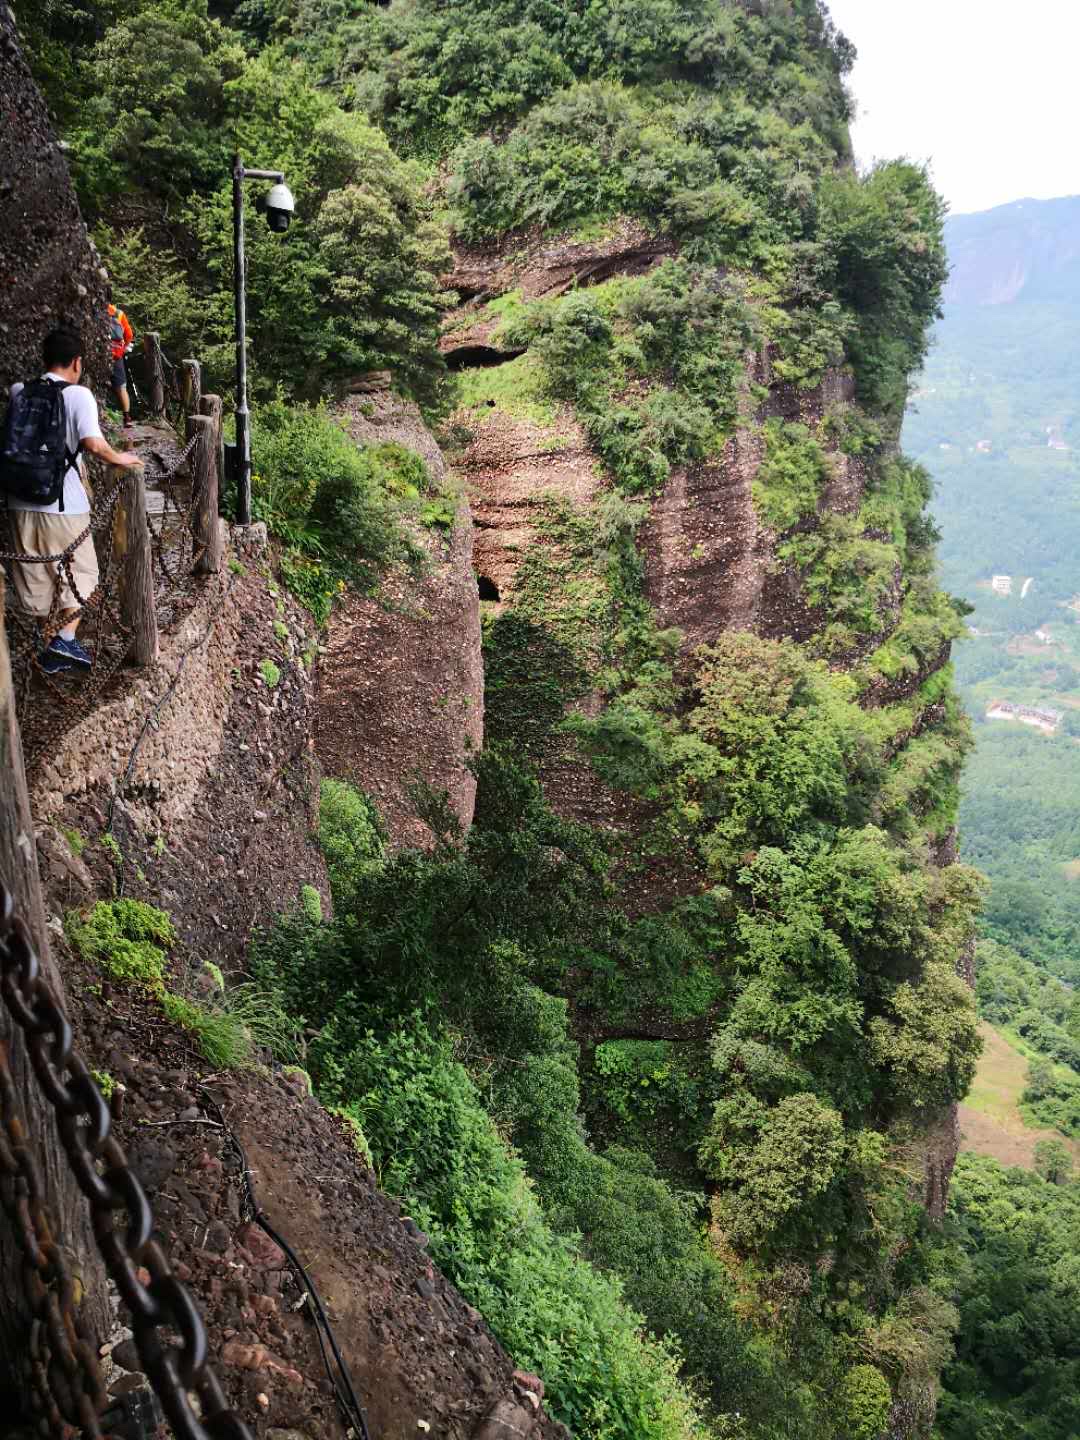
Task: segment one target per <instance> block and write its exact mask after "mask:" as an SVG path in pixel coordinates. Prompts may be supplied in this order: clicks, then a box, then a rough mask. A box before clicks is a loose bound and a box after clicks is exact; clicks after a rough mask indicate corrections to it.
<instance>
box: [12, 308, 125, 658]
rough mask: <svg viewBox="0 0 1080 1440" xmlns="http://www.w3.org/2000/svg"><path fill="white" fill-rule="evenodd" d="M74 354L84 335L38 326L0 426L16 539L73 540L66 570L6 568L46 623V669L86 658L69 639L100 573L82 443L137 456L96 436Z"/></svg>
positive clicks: (58, 547)
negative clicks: (37, 357) (31, 356)
mask: <svg viewBox="0 0 1080 1440" xmlns="http://www.w3.org/2000/svg"><path fill="white" fill-rule="evenodd" d="M82 353H83V347H82V340H81V339H80V338H79V336H78V335H76V334H75V333H74V331H71V330H53V331H52V332H51V333H50V334H48V335H46V337H45V343H44V345H43V347H42V358H43V360H44V363H45V374H44V375H42V376H41V378H40V379H38V380H31V381H30V383H29V384H28V385H13V386H12V387H11V403H10V404H9V406H8V412H7V416H6V418H5V420H4V426H3V432H2V435H0V496H2V497H3V499H4V501H5V502H6V504H7V509H8V512H9V515H10V519H11V528H12V530H13V532H14V537H15V548H16V549H17V550H18V551H19V553H20V554H23V555H59V554H61V553H62V552H63V551H65V550H66V549H67V548H68V546H70V545H72V544H73V543H74V542H75V541H78V542H79V543H78V544H77V545H76V547H75V549H74V550H73V551H72V554H71V556H70V560H69V564H70V571H71V573H70V577H69V576H68V574H67V571H66V569H62V568H61V566H60V565H59V563H56V562H54V563H51V564H42V563H40V562H37V563H29V562H23V563H21V564H20V563H18V562H16V563H15V564H14V565H13V567H12V579H13V581H14V586H15V594H16V596H17V597H18V600H19V602H20V604H21V605H22V608H23V609H24V610H25V611H27V612H28V613H29V614H31V615H33V616H35V617H36V618H37V620H38V622H39V623H40V624H41V625H42V626H45V627H48V630H47V631H46V632H45V633H43V635H42V640H43V644H44V648H43V649H42V651H41V652H40V654H39V656H38V662H39V664H40V665H41V668H42V669H43V670H44V671H45V673H46V674H47V675H56V674H58V673H60V672H61V671H63V670H74V669H78V668H83V669H86V668H88V667H89V666H90V665H92V664H93V660H92V658H91V656H90V654H89V653H88V652H87V651H86V650H85V649H84V648H83V647H82V646H81V645H80V644H79V642H78V640H77V639H76V638H75V631H76V629H77V628H78V624H79V619H80V615H81V611H82V608H83V606H84V605H85V603H86V601H87V600H89V598H90V596H91V595H92V594H93V592H94V591H95V590H96V589H97V586H98V580H99V573H98V563H97V555H96V553H95V551H94V540H93V535H92V533H91V531H90V500H89V497H88V496H87V493H86V486H85V485H84V484H83V476H82V467H81V463H80V460H79V455H80V453H81V452H82V451H83V450H86V451H88V452H89V453H90V454H91V455H97V456H99V457H100V458H101V459H102V460H104V461H106V462H107V463H108V464H109V465H119V466H122V467H125V468H127V467H129V466H134V465H141V464H142V461H141V460H140V459H139V457H138V456H137V455H134V454H129V453H124V452H121V451H119V450H114V449H113V448H112V446H111V445H109V444H108V443H107V442H106V440H105V438H104V437H103V435H102V433H101V426H100V424H99V423H98V408H97V401H96V400H95V399H94V396H93V395H92V393H91V392H90V391H89V390H88V389H87V388H86V386H85V385H80V384H79V380H80V378H81V376H82V370H83V362H82ZM58 587H59V595H57V588H58ZM54 602H56V603H55V604H54ZM50 622H51V623H50Z"/></svg>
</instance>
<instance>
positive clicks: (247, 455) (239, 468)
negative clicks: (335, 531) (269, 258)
mask: <svg viewBox="0 0 1080 1440" xmlns="http://www.w3.org/2000/svg"><path fill="white" fill-rule="evenodd" d="M232 175H233V277H234V285H235V300H236V461H235V465H236V482H237V506H236V509H237V518H238V519H239V521H240V524H241V525H250V524H251V430H250V425H249V419H250V411H249V410H248V403H247V294H246V280H247V275H246V271H247V266H246V262H245V256H244V190H243V186H244V181H245V180H270V181H272V182H273V188H272V189H271V190H270V192H269V194H268V195H266V196H265V197H262V205H261V210H262V211H263V212H265V213H266V218H267V222H268V223H269V225H270V229H271V230H272V231H274V232H275V233H277V234H281V233H283V232H284V231H285V230H287V229H288V226H289V217H290V215H291V214H292V210H293V198H292V195H291V193H290V192H289V189H288V187H287V186H286V184H285V176H284V174H283V172H282V171H280V170H249V169H248V168H247V167H246V166H245V165H244V162H243V161H242V160H241V158H240V156H239V155H235V156H234V157H233V171H232ZM271 201H275V202H276V203H274V204H271Z"/></svg>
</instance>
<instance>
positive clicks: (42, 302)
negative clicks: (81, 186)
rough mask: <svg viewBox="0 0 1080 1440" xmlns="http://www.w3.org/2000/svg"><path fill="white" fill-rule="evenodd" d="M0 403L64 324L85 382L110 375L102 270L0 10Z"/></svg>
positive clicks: (100, 383) (10, 17)
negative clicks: (77, 340)
mask: <svg viewBox="0 0 1080 1440" xmlns="http://www.w3.org/2000/svg"><path fill="white" fill-rule="evenodd" d="M0 213H2V215H3V221H2V223H0V399H3V398H4V397H6V395H7V391H8V389H9V388H10V386H11V385H12V384H13V382H14V381H16V380H25V379H26V378H27V376H30V375H36V374H38V373H39V371H40V368H41V342H42V339H43V338H44V336H45V335H46V334H47V333H48V332H49V331H50V330H52V329H55V328H56V327H57V326H58V325H70V326H73V327H74V328H75V329H76V330H78V331H79V332H80V333H81V334H82V336H83V342H84V344H85V346H86V377H87V383H89V384H90V385H91V387H92V388H93V389H95V390H97V391H98V392H99V393H100V392H101V391H102V390H103V388H104V386H105V384H106V382H107V379H108V366H109V363H110V361H109V341H108V331H107V328H106V324H105V291H104V287H105V280H106V275H105V271H104V270H103V269H102V268H101V261H100V259H99V258H98V256H97V254H96V252H95V250H94V248H93V246H92V244H91V242H90V240H89V238H88V236H87V233H86V226H85V224H84V223H83V219H82V216H81V215H80V213H79V205H78V201H77V200H76V199H75V192H74V190H73V189H72V185H71V177H70V175H69V174H68V165H67V160H66V159H65V157H64V152H63V148H62V147H61V145H60V142H59V141H58V140H57V138H56V133H55V131H54V130H53V127H52V123H51V121H50V119H49V114H48V111H47V110H46V108H45V101H44V99H43V98H42V95H41V92H40V91H39V90H38V88H37V86H36V85H35V84H34V82H33V80H32V78H31V76H30V70H29V67H28V66H27V64H26V61H25V59H24V58H23V55H22V51H21V49H20V47H19V38H18V31H17V30H16V28H15V17H14V14H13V12H12V11H11V10H10V9H9V8H8V7H7V6H6V5H0Z"/></svg>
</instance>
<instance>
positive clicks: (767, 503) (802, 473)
mask: <svg viewBox="0 0 1080 1440" xmlns="http://www.w3.org/2000/svg"><path fill="white" fill-rule="evenodd" d="M830 474H831V467H830V462H829V457H828V455H827V454H826V453H825V451H824V450H822V448H821V446H820V445H819V444H818V442H817V441H816V440H815V439H814V438H813V436H812V435H811V434H810V432H809V430H807V429H806V427H805V426H803V425H788V424H785V423H784V422H783V421H781V420H770V421H769V422H768V423H767V424H766V426H765V458H764V459H763V461H762V462H761V466H760V468H759V470H758V473H757V475H756V476H755V477H754V482H753V496H754V508H755V509H756V510H757V512H758V514H759V515H760V516H761V518H762V519H763V520H764V521H765V523H766V525H771V526H772V528H773V529H774V530H780V531H784V530H790V529H791V528H792V527H793V526H794V525H797V524H798V523H799V521H800V520H805V519H808V518H809V517H810V516H812V515H815V514H816V513H817V508H818V503H819V501H820V500H821V496H822V491H823V489H824V487H825V485H826V483H827V481H828V480H829V477H830Z"/></svg>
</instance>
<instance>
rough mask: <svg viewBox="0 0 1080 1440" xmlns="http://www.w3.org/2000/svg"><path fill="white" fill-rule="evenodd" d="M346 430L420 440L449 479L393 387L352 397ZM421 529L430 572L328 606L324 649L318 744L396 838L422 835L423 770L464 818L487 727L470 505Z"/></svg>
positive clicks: (362, 437)
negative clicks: (416, 801) (443, 522)
mask: <svg viewBox="0 0 1080 1440" xmlns="http://www.w3.org/2000/svg"><path fill="white" fill-rule="evenodd" d="M346 418H347V423H348V427H349V431H350V433H351V434H352V435H353V436H355V438H356V439H357V440H358V441H361V442H363V443H368V444H372V443H379V442H381V441H387V440H394V441H397V442H398V443H399V444H402V445H406V446H408V447H409V448H410V449H413V450H415V451H416V452H417V453H418V454H420V455H421V456H422V457H423V458H424V460H425V461H426V462H427V464H428V467H429V469H430V471H431V473H432V474H433V475H434V476H435V477H436V478H437V479H438V480H440V481H441V480H442V478H443V474H444V470H445V465H444V461H443V458H442V455H441V453H440V451H439V448H438V446H437V445H436V444H435V442H434V440H433V439H432V437H431V435H430V434H429V432H428V431H427V430H426V428H425V427H424V425H423V424H422V422H421V421H420V418H419V415H418V413H417V412H416V410H415V408H414V407H413V406H411V405H409V404H406V403H405V402H403V401H401V400H400V399H398V398H397V397H395V396H393V395H391V394H390V393H389V392H383V393H378V394H375V395H373V396H369V397H364V398H352V399H350V400H349V401H348V402H347V405H346ZM416 538H417V539H418V541H419V542H420V543H421V544H422V545H423V546H424V547H425V549H426V550H427V553H428V563H427V567H426V570H425V573H423V574H422V575H419V576H416V575H412V574H408V573H399V574H396V575H392V576H389V577H387V578H386V579H385V580H384V582H383V584H382V585H381V586H380V591H379V596H378V598H374V599H373V598H367V597H364V596H361V595H358V594H349V595H347V596H344V597H343V599H342V601H341V603H340V605H339V606H338V607H337V608H336V609H335V611H334V614H333V615H332V616H331V619H330V622H329V626H328V631H327V637H326V653H325V655H324V657H323V660H322V665H321V672H320V685H319V705H318V716H317V720H316V743H317V748H318V755H319V759H320V761H321V763H322V766H323V769H324V770H325V771H326V772H327V773H328V774H331V775H334V776H338V777H340V778H341V779H345V780H349V781H352V782H353V783H354V784H356V785H358V786H359V787H360V788H362V789H363V790H366V791H367V792H368V793H369V794H370V795H372V797H373V798H374V799H375V800H376V801H377V802H378V806H379V810H380V812H381V814H382V815H383V818H384V819H385V821H386V823H387V827H388V829H389V832H390V838H391V841H392V842H393V843H394V844H396V845H406V844H421V845H422V844H424V843H425V840H426V838H427V830H426V827H425V826H424V825H423V824H422V823H421V822H420V821H419V820H417V819H416V815H415V812H414V807H413V804H412V802H411V801H410V799H409V788H410V786H411V785H412V784H413V782H414V781H416V780H418V779H420V780H424V781H426V782H428V783H429V784H430V785H432V786H433V787H434V788H435V789H437V790H446V791H447V792H448V793H449V796H450V800H451V804H452V805H453V807H454V810H455V811H456V813H457V815H458V817H459V818H460V820H461V822H462V824H463V825H468V824H469V822H470V821H471V819H472V811H473V800H474V798H475V794H476V782H475V780H474V779H473V777H472V775H471V773H470V772H469V770H468V769H467V767H466V760H467V758H468V755H469V753H470V751H472V750H473V749H479V747H480V744H481V742H482V736H483V716H484V684H483V668H482V663H481V659H480V621H479V602H478V598H477V589H476V579H475V577H474V574H473V529H472V524H471V522H470V517H469V511H468V506H467V505H464V504H463V505H462V507H461V510H460V512H459V515H458V519H457V523H456V524H455V525H454V527H453V529H452V530H451V531H450V533H449V536H448V537H447V538H443V537H442V535H441V534H436V533H434V532H432V531H430V530H424V531H418V532H417V536H416Z"/></svg>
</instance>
